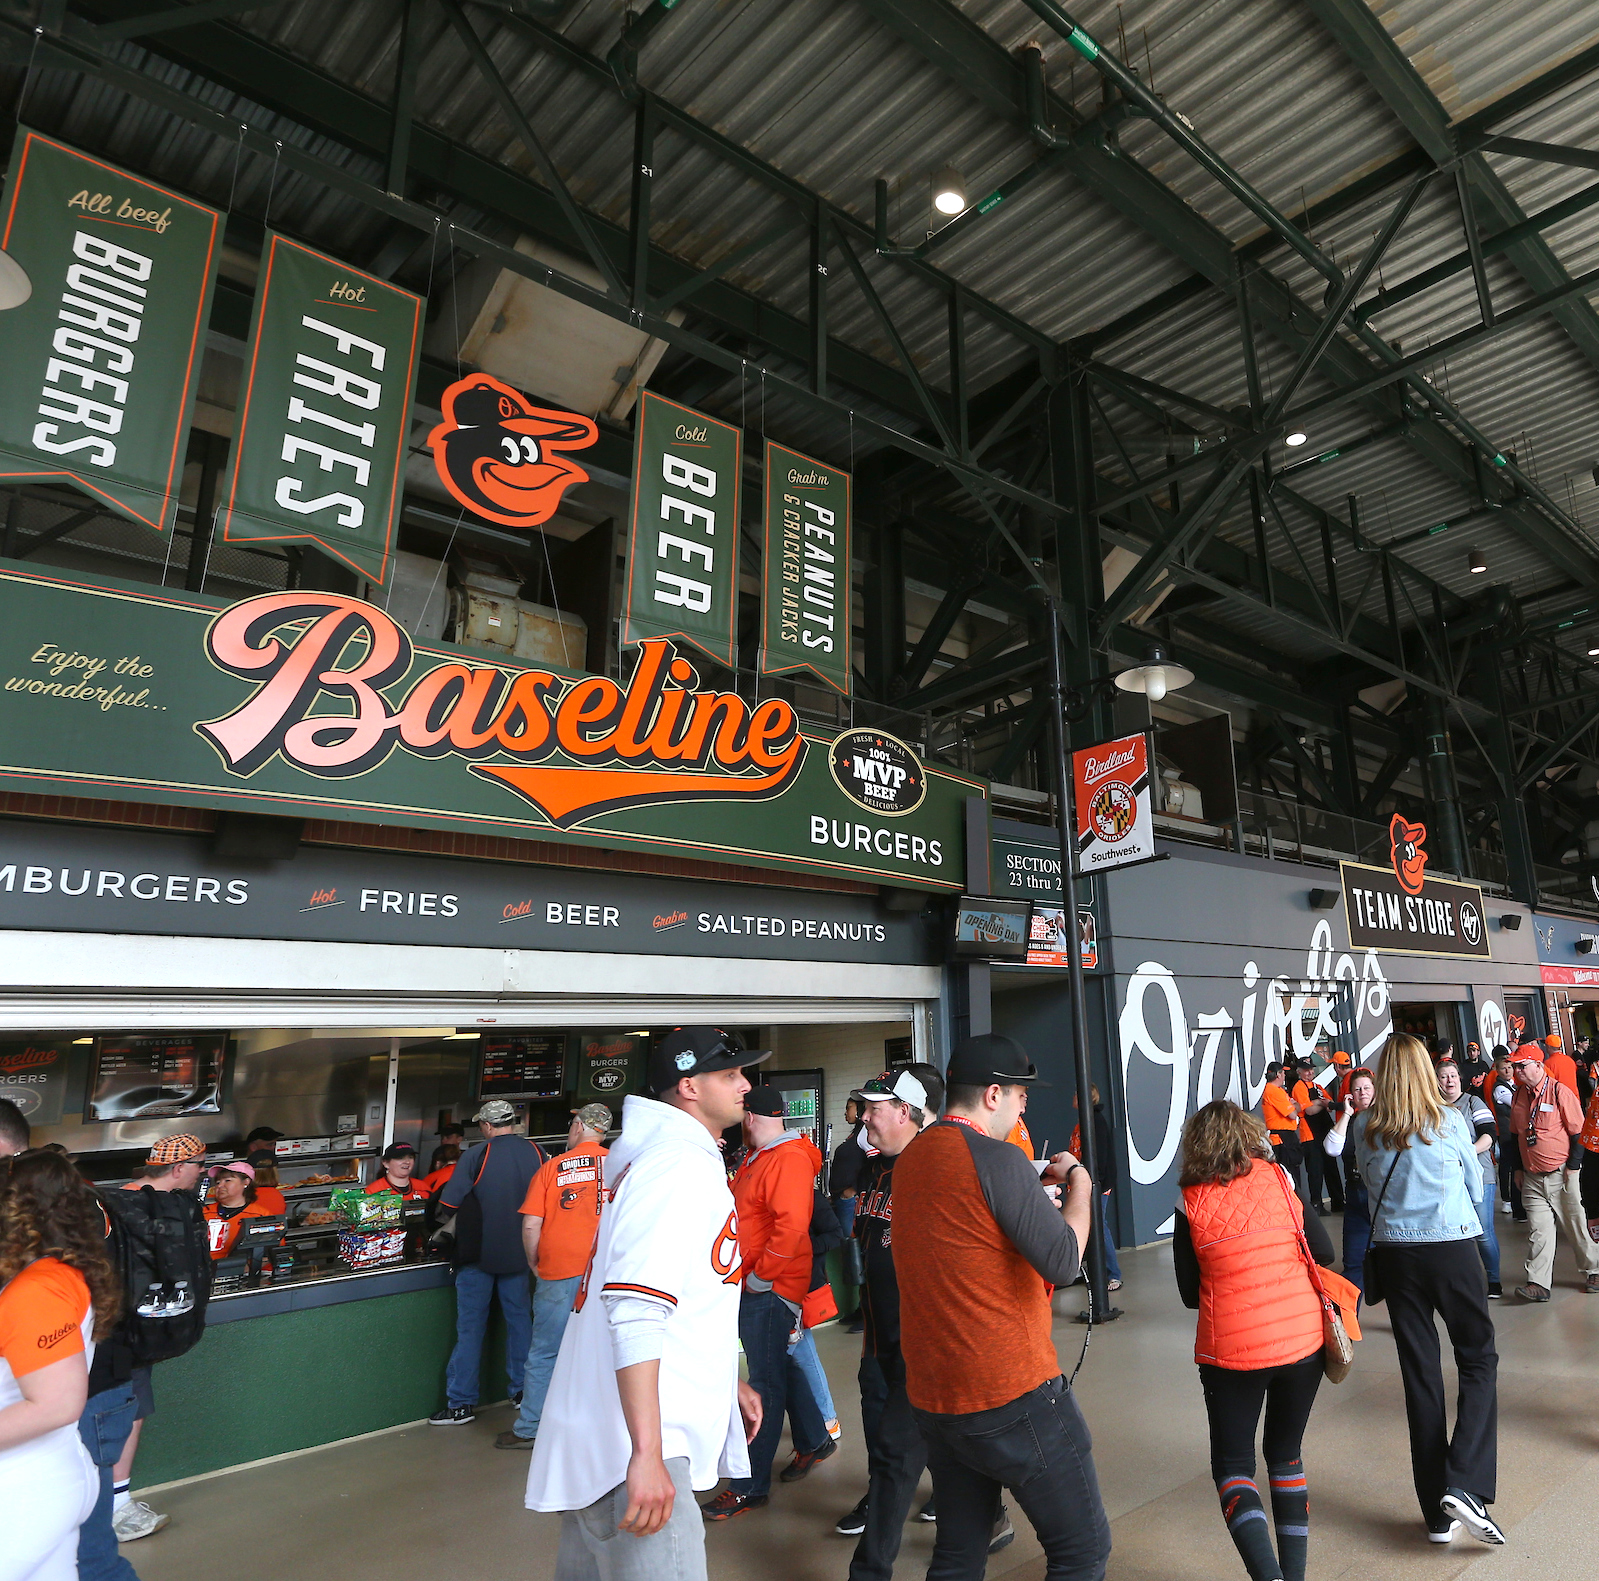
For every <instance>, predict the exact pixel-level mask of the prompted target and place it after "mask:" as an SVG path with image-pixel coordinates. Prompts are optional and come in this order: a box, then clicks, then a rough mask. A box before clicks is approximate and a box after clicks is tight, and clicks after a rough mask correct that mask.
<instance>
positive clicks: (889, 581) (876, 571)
mask: <svg viewBox="0 0 1599 1581" xmlns="http://www.w3.org/2000/svg"><path fill="white" fill-rule="evenodd" d="M875 538H876V542H877V553H876V556H875V557H874V559H873V563H872V564H871V566H870V567H868V569H867V572H866V576H865V579H864V581H863V584H862V592H863V593H864V595H865V599H864V602H865V605H866V608H865V616H866V653H865V660H866V684H867V685H868V686H870V687H871V689H872V695H873V696H874V697H876V698H878V700H879V701H884V700H886V699H887V698H888V695H889V692H890V689H891V688H892V686H893V683H894V677H895V676H896V675H898V674H899V672H900V670H901V669H902V668H903V666H904V663H905V567H904V553H903V549H904V538H903V533H902V530H901V527H900V524H899V522H898V521H897V520H896V521H885V522H884V523H883V524H882V526H881V527H879V528H878V530H877V532H876V534H875Z"/></svg>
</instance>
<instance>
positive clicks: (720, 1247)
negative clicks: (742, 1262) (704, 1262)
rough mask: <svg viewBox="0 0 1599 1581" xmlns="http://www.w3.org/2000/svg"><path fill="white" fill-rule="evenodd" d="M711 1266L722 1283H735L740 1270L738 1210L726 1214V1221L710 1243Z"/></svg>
mask: <svg viewBox="0 0 1599 1581" xmlns="http://www.w3.org/2000/svg"><path fill="white" fill-rule="evenodd" d="M711 1267H712V1268H714V1269H715V1270H716V1272H717V1274H718V1275H719V1276H720V1278H721V1281H722V1283H723V1284H724V1285H736V1284H737V1283H738V1280H739V1274H740V1273H741V1272H742V1270H741V1268H740V1267H739V1261H738V1212H737V1210H736V1209H735V1210H734V1211H733V1212H732V1213H730V1214H728V1216H727V1223H726V1224H724V1225H723V1226H722V1228H721V1229H720V1230H719V1231H718V1232H717V1236H716V1239H715V1240H714V1241H713V1242H712V1243H711Z"/></svg>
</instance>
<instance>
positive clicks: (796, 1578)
mask: <svg viewBox="0 0 1599 1581" xmlns="http://www.w3.org/2000/svg"><path fill="white" fill-rule="evenodd" d="M1499 1233H1500V1236H1501V1239H1502V1240H1503V1242H1504V1245H1505V1255H1506V1267H1507V1268H1513V1267H1516V1266H1517V1265H1518V1263H1519V1260H1520V1259H1521V1257H1522V1256H1523V1255H1524V1251H1525V1248H1524V1237H1525V1231H1524V1230H1523V1228H1522V1226H1520V1225H1516V1226H1514V1227H1512V1226H1511V1225H1510V1223H1509V1221H1508V1220H1504V1221H1501V1225H1500V1231H1499ZM1121 1260H1122V1268H1123V1273H1124V1276H1125V1281H1126V1283H1125V1287H1124V1289H1123V1291H1121V1292H1120V1293H1119V1296H1118V1299H1119V1300H1120V1301H1121V1303H1122V1305H1123V1306H1124V1308H1125V1309H1126V1315H1125V1317H1124V1318H1122V1319H1121V1320H1120V1321H1119V1322H1116V1323H1113V1324H1109V1325H1107V1326H1104V1327H1097V1328H1095V1329H1094V1331H1093V1340H1092V1343H1091V1344H1090V1345H1089V1348H1088V1358H1087V1361H1086V1362H1085V1364H1084V1366H1083V1370H1082V1372H1081V1374H1080V1375H1079V1378H1078V1383H1077V1388H1078V1393H1079V1397H1080V1400H1081V1403H1082V1407H1083V1411H1084V1414H1085V1415H1086V1416H1087V1418H1088V1421H1089V1425H1090V1426H1091V1428H1092V1429H1093V1433H1094V1456H1095V1460H1096V1462H1097V1463H1098V1466H1099V1473H1100V1479H1101V1485H1102V1489H1103V1492H1104V1497H1105V1505H1106V1509H1107V1511H1108V1512H1109V1514H1110V1517H1111V1532H1112V1537H1113V1541H1114V1548H1113V1551H1112V1554H1111V1560H1110V1570H1109V1576H1110V1578H1111V1581H1179V1578H1180V1581H1234V1578H1235V1577H1236V1576H1237V1574H1238V1557H1237V1554H1236V1553H1235V1552H1234V1550H1233V1546H1232V1544H1231V1543H1230V1542H1229V1541H1228V1537H1227V1532H1226V1529H1225V1528H1224V1527H1223V1526H1222V1524H1221V1522H1219V1521H1218V1520H1217V1519H1216V1514H1215V1509H1216V1504H1215V1501H1216V1491H1215V1486H1214V1484H1213V1483H1212V1482H1211V1479H1210V1475H1209V1471H1208V1467H1207V1463H1206V1437H1205V1410H1204V1404H1203V1401H1202V1400H1201V1398H1200V1393H1199V1385H1198V1382H1197V1381H1196V1378H1195V1375H1194V1367H1193V1361H1192V1350H1193V1326H1194V1320H1193V1314H1192V1313H1190V1312H1187V1311H1185V1310H1184V1309H1183V1307H1182V1305H1181V1304H1180V1302H1179V1301H1178V1297H1177V1289H1176V1285H1175V1283H1174V1281H1173V1279H1172V1268H1171V1252H1170V1250H1169V1248H1168V1247H1167V1246H1165V1245H1156V1246H1148V1247H1144V1248H1142V1249H1140V1250H1137V1251H1123V1252H1122V1254H1121ZM1564 1261H1565V1259H1564V1258H1563V1259H1562V1267H1561V1269H1560V1272H1559V1273H1557V1276H1556V1289H1555V1294H1554V1299H1553V1301H1551V1302H1550V1303H1549V1304H1548V1305H1547V1306H1542V1305H1533V1306H1529V1305H1525V1304H1522V1303H1520V1302H1505V1303H1503V1304H1502V1305H1499V1306H1498V1307H1497V1310H1496V1311H1495V1313H1494V1317H1495V1323H1496V1327H1497V1330H1498V1337H1499V1358H1500V1359H1499V1444H1500V1464H1501V1466H1502V1468H1503V1469H1502V1473H1501V1477H1500V1486H1499V1499H1498V1502H1497V1504H1496V1505H1495V1506H1494V1511H1495V1514H1496V1516H1497V1518H1498V1519H1499V1521H1500V1523H1501V1524H1502V1525H1503V1526H1504V1528H1505V1530H1506V1533H1507V1535H1508V1538H1509V1541H1508V1543H1507V1544H1506V1546H1505V1547H1503V1548H1495V1549H1489V1548H1483V1547H1480V1546H1478V1545H1477V1544H1475V1543H1471V1542H1468V1541H1465V1540H1463V1539H1462V1538H1457V1539H1456V1541H1455V1542H1454V1543H1453V1544H1452V1545H1451V1546H1450V1547H1448V1548H1436V1547H1431V1546H1429V1545H1428V1544H1427V1543H1425V1542H1423V1541H1421V1540H1420V1535H1419V1533H1418V1528H1417V1523H1416V1515H1415V1498H1414V1495H1413V1493H1412V1492H1411V1486H1410V1464H1409V1450H1408V1444H1407V1440H1406V1434H1405V1417H1404V1401H1403V1398H1402V1395H1401V1391H1400V1383H1399V1373H1398V1368H1397V1366H1396V1363H1395V1358H1394V1349H1393V1342H1392V1339H1391V1337H1390V1334H1389V1329H1388V1320H1387V1317H1386V1314H1385V1313H1384V1312H1383V1311H1382V1310H1380V1309H1379V1310H1377V1311H1375V1312H1370V1313H1368V1314H1366V1316H1365V1318H1364V1326H1365V1334H1366V1338H1365V1340H1364V1341H1363V1342H1362V1343H1361V1344H1360V1345H1359V1346H1357V1348H1356V1363H1355V1368H1354V1371H1353V1372H1352V1373H1351V1374H1350V1376H1349V1378H1348V1380H1347V1381H1346V1382H1345V1383H1344V1384H1342V1385H1341V1386H1339V1387H1337V1388H1333V1387H1331V1386H1324V1387H1323V1389H1322V1392H1321V1397H1320V1399H1319V1400H1318V1403H1317V1409H1316V1411H1315V1413H1314V1415H1313V1417H1312V1419H1311V1425H1310V1430H1309V1433H1308V1434H1307V1436H1306V1441H1305V1464H1306V1469H1307V1472H1308V1474H1309V1475H1310V1476H1311V1477H1312V1478H1313V1479H1314V1486H1315V1493H1314V1503H1313V1511H1312V1514H1313V1527H1312V1534H1311V1549H1310V1574H1311V1575H1312V1576H1314V1577H1316V1578H1318V1581H1334V1578H1336V1577H1341V1576H1359V1577H1361V1578H1362V1581H1390V1578H1391V1581H1408V1578H1410V1577H1422V1576H1425V1577H1427V1578H1429V1581H1450V1578H1453V1577H1456V1576H1468V1575H1469V1576H1470V1577H1471V1581H1533V1578H1537V1581H1550V1578H1553V1577H1572V1578H1575V1577H1578V1576H1581V1575H1585V1574H1589V1573H1591V1565H1592V1557H1591V1553H1592V1540H1593V1532H1594V1514H1593V1512H1594V1510H1595V1508H1596V1507H1599V1301H1588V1300H1586V1299H1584V1297H1583V1296H1582V1294H1581V1293H1580V1291H1579V1290H1578V1289H1577V1288H1576V1287H1575V1285H1574V1283H1573V1280H1572V1278H1571V1276H1570V1269H1569V1267H1565V1266H1563V1265H1564ZM1080 1306H1081V1291H1080V1289H1079V1290H1077V1291H1074V1292H1071V1293H1069V1294H1067V1295H1065V1296H1063V1297H1061V1298H1060V1299H1059V1300H1058V1301H1057V1309H1058V1313H1065V1314H1067V1315H1066V1316H1059V1315H1058V1316H1057V1321H1056V1325H1055V1344H1056V1348H1057V1349H1058V1351H1059V1353H1060V1356H1061V1360H1062V1363H1063V1365H1064V1366H1065V1368H1066V1370H1067V1371H1068V1372H1069V1371H1070V1370H1071V1368H1072V1367H1073V1366H1074V1365H1075V1364H1076V1359H1077V1354H1078V1351H1079V1349H1080V1347H1081V1345H1082V1336H1083V1329H1082V1327H1081V1326H1080V1325H1078V1324H1076V1323H1074V1322H1072V1321H1070V1314H1072V1313H1074V1312H1075V1311H1076V1310H1077V1309H1078V1308H1079V1307H1080ZM817 1339H818V1344H819V1348H820V1350H821V1354H822V1358H823V1360H824V1362H825V1363H826V1366H827V1370H828V1374H829V1377H830V1380H831V1383H832V1388H833V1394H834V1398H835V1399H836V1400H837V1401H838V1403H839V1406H840V1409H841V1412H842V1413H843V1415H842V1418H841V1420H842V1424H843V1430H844V1436H843V1440H842V1442H841V1444H840V1448H839V1453H838V1454H836V1455H835V1456H833V1457H832V1458H831V1459H830V1460H828V1461H826V1462H824V1463H823V1464H822V1465H820V1466H818V1467H817V1469H816V1470H815V1471H813V1472H812V1473H811V1475H810V1476H809V1477H808V1478H807V1479H806V1480H805V1481H803V1482H801V1483H798V1484H796V1485H793V1486H788V1487H780V1488H777V1489H776V1490H775V1491H774V1497H773V1499H772V1502H771V1504H770V1505H769V1506H767V1507H766V1508H765V1509H763V1510H758V1511H754V1512H752V1513H751V1514H749V1515H747V1516H745V1517H743V1518H741V1519H739V1520H737V1521H732V1522H729V1523H727V1525H725V1526H718V1527H713V1528H711V1529H710V1530H709V1531H708V1532H707V1534H706V1535H707V1546H708V1549H709V1560H710V1575H711V1578H712V1581H840V1578H842V1577H843V1575H844V1574H845V1572H846V1570H847V1569H848V1566H849V1558H850V1554H851V1552H852V1551H853V1549H854V1540H853V1539H851V1538H847V1537H840V1536H837V1535H835V1534H834V1532H833V1529H832V1528H833V1523H834V1522H835V1521H836V1520H837V1519H838V1517H839V1516H840V1515H841V1514H842V1513H843V1512H844V1511H845V1510H847V1509H848V1508H849V1507H850V1505H851V1504H853V1503H854V1501H855V1500H856V1499H857V1498H858V1497H859V1496H860V1493H861V1491H862V1490H863V1489H864V1488H865V1485H866V1466H865V1455H864V1452H863V1450H862V1446H861V1436H860V1427H859V1422H858V1418H857V1406H856V1390H855V1388H854V1375H855V1364H856V1359H857V1356H858V1352H859V1344H860V1342H859V1340H858V1338H857V1337H856V1336H854V1335H851V1334H848V1333H845V1332H843V1331H842V1330H841V1329H840V1328H839V1327H838V1326H837V1325H836V1324H835V1325H829V1326H828V1327H826V1328H824V1329H822V1330H821V1331H819V1333H818V1334H817ZM1445 1378H1446V1383H1447V1386H1448V1388H1449V1389H1450V1390H1451V1391H1452V1389H1453V1374H1452V1370H1450V1369H1448V1368H1447V1367H1446V1372H1445ZM512 1418H513V1412H512V1411H511V1408H510V1406H509V1405H505V1406H502V1407H500V1408H499V1409H497V1410H485V1411H484V1412H483V1413H482V1414H481V1415H480V1416H479V1418H478V1420H477V1422H476V1423H475V1424H473V1426H472V1427H471V1428H469V1429H468V1430H467V1431H465V1432H461V1433H436V1432H431V1431H430V1430H429V1429H428V1427H427V1425H426V1423H424V1422H416V1423H413V1424H410V1425H408V1426H404V1427H400V1428H395V1429H391V1430H390V1431H388V1432H384V1433H378V1434H373V1435H372V1436H370V1437H368V1438H365V1439H361V1440H356V1441H351V1442H346V1443H343V1444H338V1445H334V1446H332V1447H329V1448H326V1449H319V1450H310V1451H306V1452H304V1453H301V1454H296V1455H289V1456H284V1457H281V1458H278V1459H276V1460H273V1461H269V1462H266V1463H263V1464H258V1465H251V1466H245V1467H242V1468H240V1469H238V1470H234V1471H231V1472H225V1473H222V1474H220V1475H216V1476H211V1477H204V1478H199V1479H196V1480H194V1481H189V1482H182V1483H176V1484H173V1485H171V1486H169V1487H166V1488H160V1489H157V1490H154V1491H155V1492H157V1493H158V1494H159V1499H158V1500H157V1502H158V1503H159V1505H160V1507H161V1508H162V1509H164V1510H168V1511H170V1512H171V1514H172V1524H171V1526H170V1527H168V1529H167V1530H166V1531H164V1532H162V1533H160V1534H158V1535H157V1537H156V1538H155V1539H154V1540H153V1541H150V1542H145V1543H141V1544H140V1545H139V1549H138V1553H137V1558H138V1561H139V1573H140V1576H141V1581H187V1578H188V1577H190V1576H193V1575H196V1574H199V1573H202V1572H203V1571H204V1570H205V1569H206V1568H207V1567H208V1566H211V1565H214V1563H215V1560H216V1552H217V1544H218V1542H219V1540H220V1538H221V1536H222V1532H223V1530H224V1528H227V1529H231V1530H232V1531H233V1533H234V1538H235V1539H236V1538H237V1536H238V1528H237V1520H238V1516H239V1514H240V1512H241V1511H247V1510H255V1511H260V1512H267V1511H273V1510H279V1511H281V1510H286V1509H292V1510H293V1511H294V1512H295V1518H294V1519H293V1520H283V1519H277V1518H268V1519H261V1520H251V1521H250V1522H249V1523H248V1525H249V1529H250V1537H249V1544H250V1553H251V1563H252V1565H254V1566H257V1567H259V1568H261V1569H262V1570H267V1571H272V1572H275V1573H277V1574H281V1575H295V1576H300V1575H313V1574H318V1573H328V1572H329V1570H330V1569H331V1570H332V1571H334V1572H335V1573H336V1574H337V1575H338V1576H339V1578H340V1581H390V1578H392V1576H393V1575H394V1573H395V1569H396V1567H397V1566H401V1567H403V1568H404V1569H405V1570H406V1571H408V1572H410V1573H414V1574H422V1575H432V1576H443V1575H450V1574H457V1573H461V1574H472V1575H506V1576H529V1577H532V1576H548V1575H551V1574H553V1573H554V1566H555V1550H556V1542H557V1534H558V1530H559V1524H560V1523H559V1518H558V1517H556V1516H553V1515H534V1514H529V1513H528V1512H527V1511H526V1510H524V1509H523V1508H522V1490H523V1483H524V1481H525V1479H526V1476H527V1462H526V1460H525V1459H523V1458H522V1457H521V1456H510V1455H504V1454H496V1453H495V1451H494V1449H493V1447H492V1445H493V1440H494V1435H495V1433H496V1431H497V1430H499V1429H500V1428H502V1427H504V1426H506V1425H508V1424H509V1423H510V1421H511V1420H512ZM786 1451H787V1445H786V1442H785V1445H784V1456H785V1458H786ZM922 1491H923V1493H925V1492H927V1491H930V1484H928V1483H926V1482H925V1481H924V1485H923V1489H922ZM1013 1513H1014V1518H1015V1522H1016V1529H1017V1536H1016V1541H1015V1542H1014V1543H1013V1544H1012V1545H1011V1546H1010V1547H1009V1548H1008V1549H1006V1550H1004V1551H1003V1552H1001V1553H998V1554H996V1555H994V1556H993V1558H992V1559H990V1561H989V1565H988V1574H989V1575H990V1576H991V1577H996V1578H998V1577H1005V1578H1009V1581H1038V1578H1041V1577H1042V1576H1043V1575H1044V1558H1043V1554H1042V1553H1041V1551H1040V1549H1039V1546H1038V1543H1037V1541H1036V1539H1035V1538H1034V1536H1033V1533H1032V1530H1031V1529H1030V1528H1029V1526H1028V1525H1027V1522H1026V1519H1025V1517H1024V1516H1023V1515H1022V1514H1021V1512H1020V1511H1019V1510H1014V1511H1013ZM932 1546H933V1528H932V1527H931V1526H926V1525H919V1524H917V1523H915V1522H914V1521H913V1522H912V1523H911V1524H910V1526H909V1527H907V1529H906V1534H905V1544H904V1547H903V1548H902V1549H901V1551H900V1558H899V1564H898V1567H897V1573H898V1574H900V1575H903V1576H906V1577H915V1576H919V1575H921V1574H922V1572H923V1570H924V1568H925V1566H926V1563H927V1560H928V1558H929V1556H930V1555H931V1553H932Z"/></svg>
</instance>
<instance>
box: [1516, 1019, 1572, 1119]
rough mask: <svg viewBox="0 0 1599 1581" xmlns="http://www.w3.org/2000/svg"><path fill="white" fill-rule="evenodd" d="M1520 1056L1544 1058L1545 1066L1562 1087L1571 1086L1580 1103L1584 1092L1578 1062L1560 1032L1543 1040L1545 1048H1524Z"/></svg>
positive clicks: (1553, 1033)
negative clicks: (1580, 1085) (1578, 1079)
mask: <svg viewBox="0 0 1599 1581" xmlns="http://www.w3.org/2000/svg"><path fill="white" fill-rule="evenodd" d="M1518 1057H1520V1058H1526V1059H1542V1060H1543V1068H1544V1069H1545V1070H1546V1071H1548V1072H1549V1074H1550V1075H1551V1076H1553V1077H1554V1079H1555V1080H1556V1081H1557V1082H1559V1083H1560V1085H1561V1086H1562V1087H1569V1088H1570V1089H1571V1094H1572V1096H1573V1097H1574V1098H1575V1099H1576V1100H1577V1102H1578V1103H1579V1104H1580V1103H1581V1102H1582V1092H1581V1089H1580V1088H1579V1087H1578V1086H1577V1062H1576V1061H1575V1060H1574V1059H1573V1058H1572V1057H1571V1056H1570V1055H1569V1054H1568V1053H1566V1051H1565V1044H1564V1042H1563V1040H1562V1039H1561V1036H1560V1034H1559V1033H1558V1032H1551V1033H1550V1034H1549V1036H1548V1037H1546V1038H1545V1039H1544V1040H1543V1048H1542V1049H1538V1048H1536V1047H1534V1048H1532V1049H1526V1048H1525V1047H1524V1048H1523V1051H1522V1053H1521V1055H1520V1056H1518Z"/></svg>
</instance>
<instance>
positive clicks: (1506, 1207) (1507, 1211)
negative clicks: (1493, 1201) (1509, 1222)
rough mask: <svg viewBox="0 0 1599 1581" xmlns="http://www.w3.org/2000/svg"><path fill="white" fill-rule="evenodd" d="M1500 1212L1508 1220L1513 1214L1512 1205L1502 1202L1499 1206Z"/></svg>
mask: <svg viewBox="0 0 1599 1581" xmlns="http://www.w3.org/2000/svg"><path fill="white" fill-rule="evenodd" d="M1499 1211H1500V1212H1501V1213H1502V1214H1504V1216H1505V1217H1506V1218H1507V1219H1508V1218H1509V1217H1510V1213H1511V1208H1510V1204H1509V1203H1508V1202H1501V1203H1500V1204H1499Z"/></svg>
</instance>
